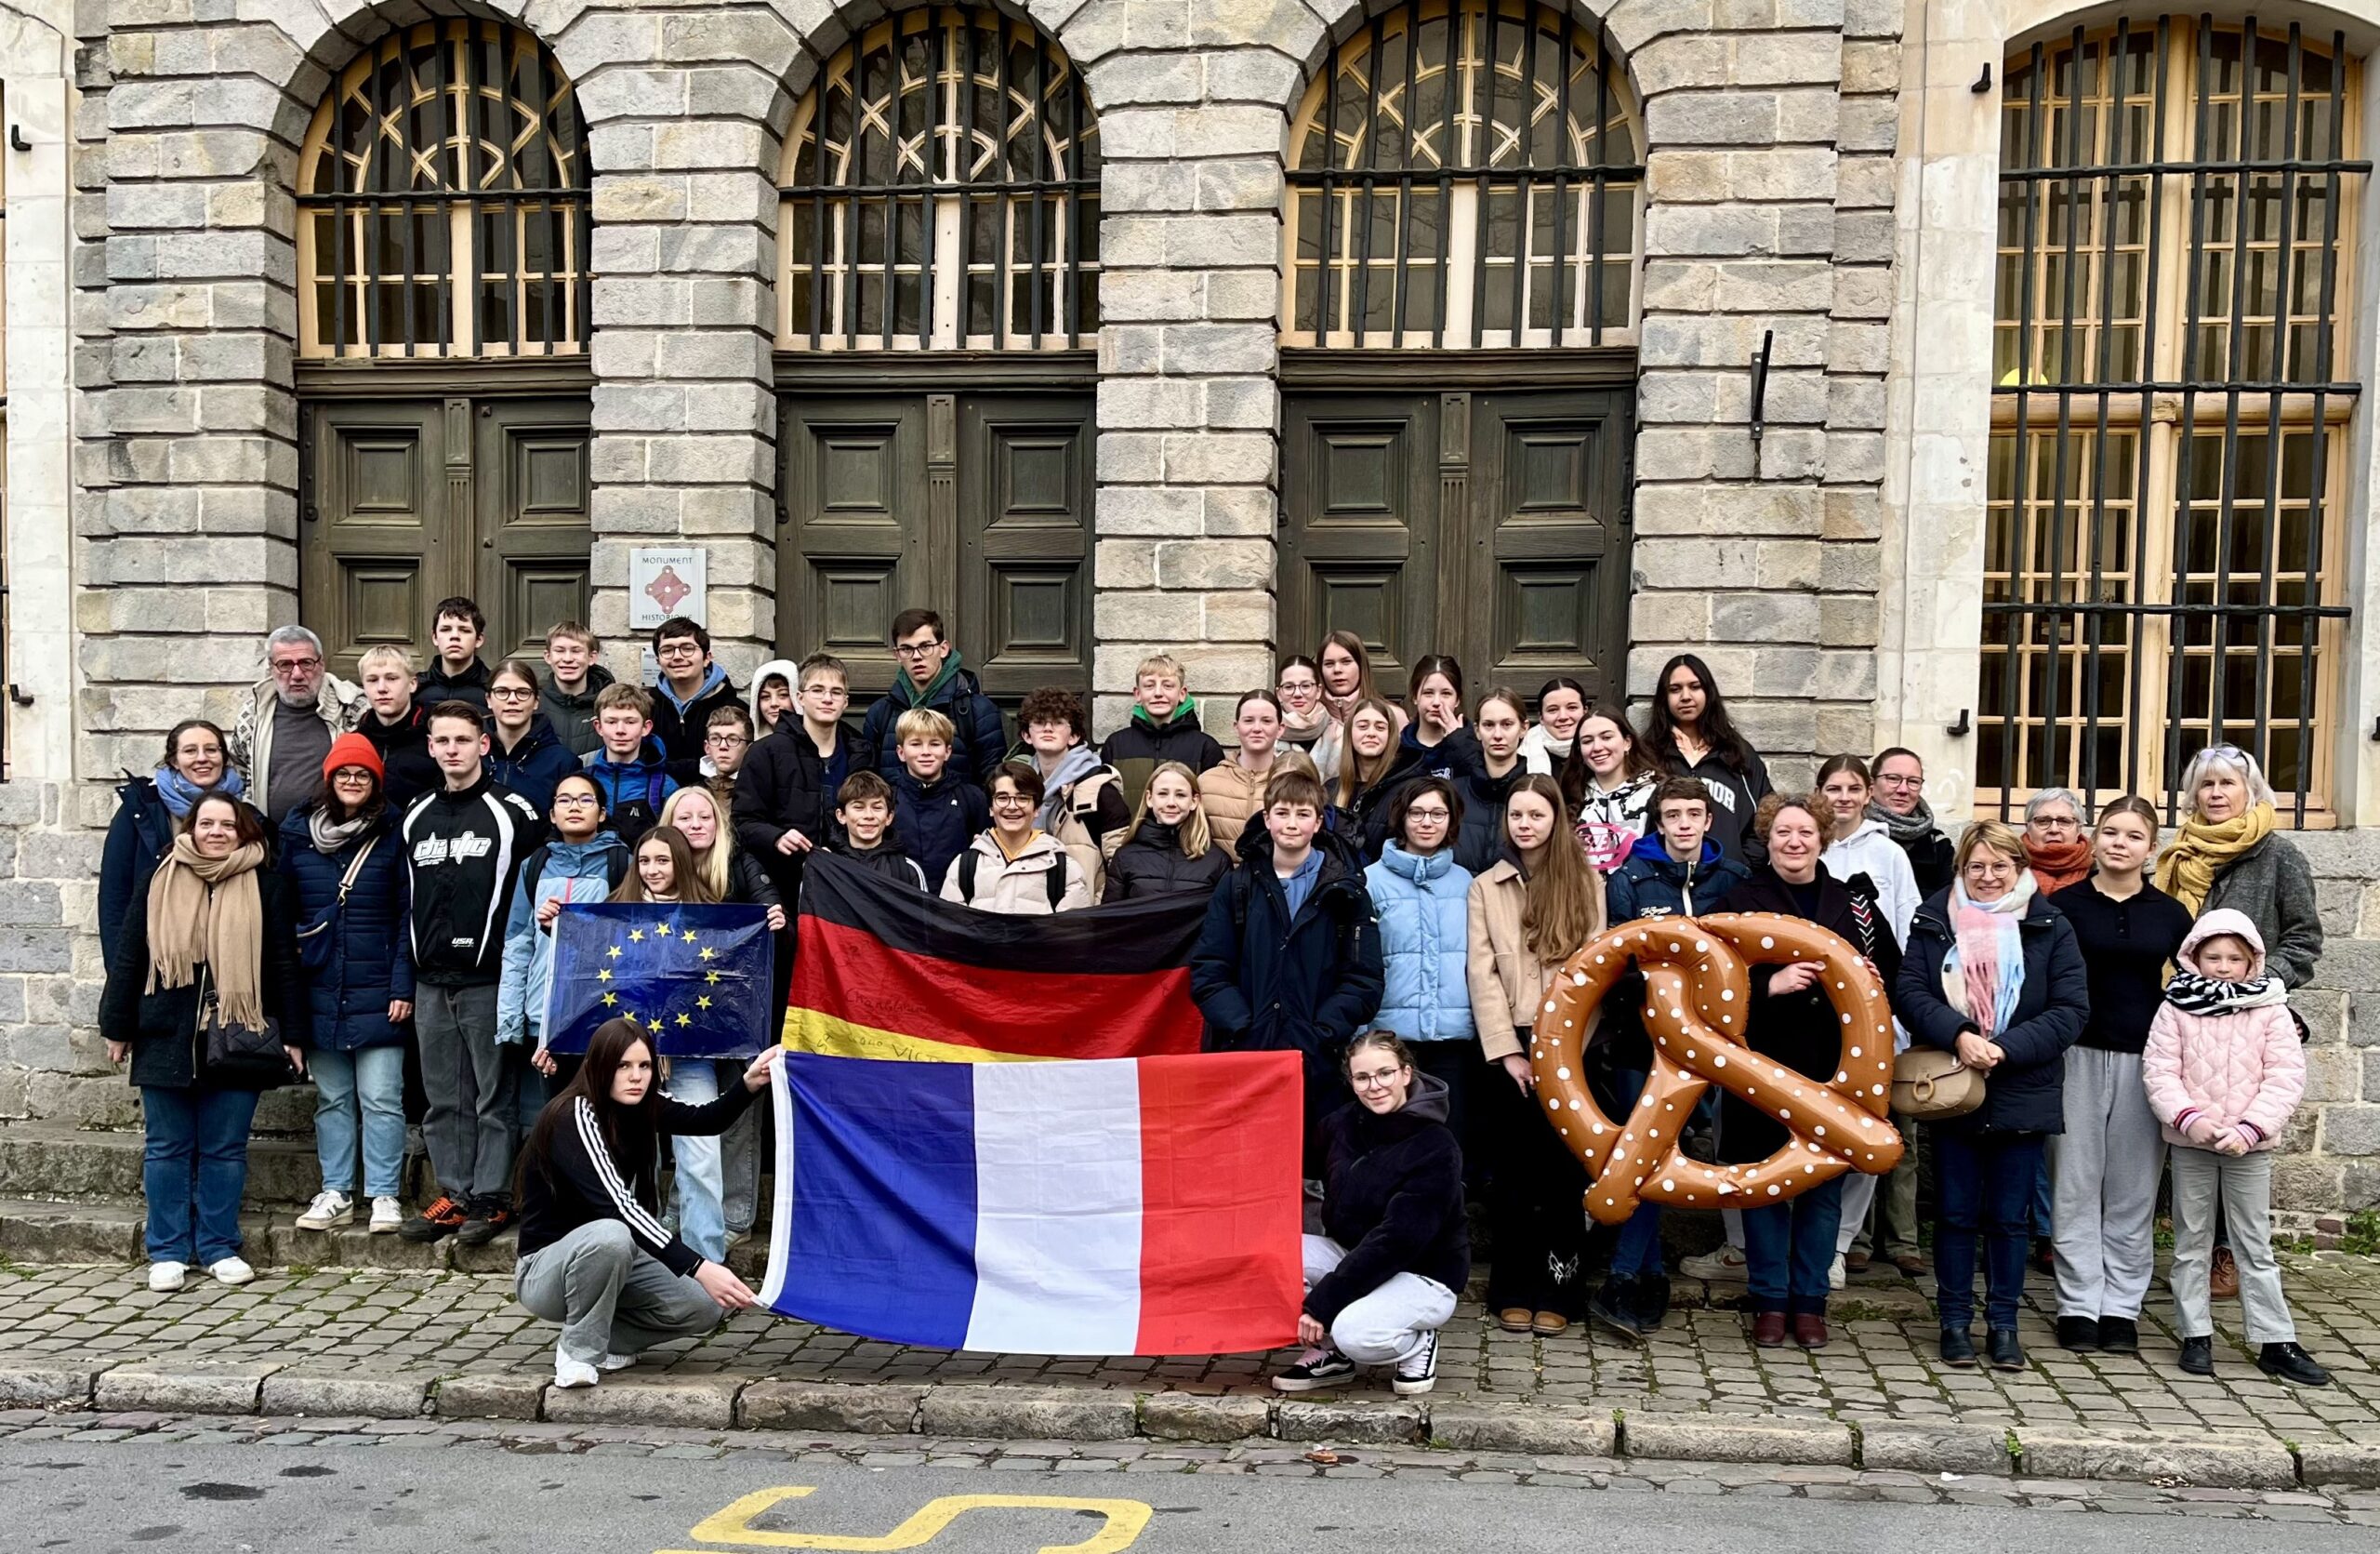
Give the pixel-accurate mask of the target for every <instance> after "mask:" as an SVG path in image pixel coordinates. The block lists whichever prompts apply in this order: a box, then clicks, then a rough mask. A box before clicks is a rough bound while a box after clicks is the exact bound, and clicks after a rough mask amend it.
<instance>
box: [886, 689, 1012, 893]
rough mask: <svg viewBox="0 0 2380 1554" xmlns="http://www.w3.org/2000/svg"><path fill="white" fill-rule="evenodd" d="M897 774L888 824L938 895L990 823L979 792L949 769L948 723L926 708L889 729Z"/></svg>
mask: <svg viewBox="0 0 2380 1554" xmlns="http://www.w3.org/2000/svg"><path fill="white" fill-rule="evenodd" d="M893 734H894V735H895V736H896V737H898V738H899V740H900V748H901V771H900V774H899V775H898V776H897V777H893V824H894V825H896V826H898V827H899V828H900V830H901V840H902V843H903V844H904V845H905V846H906V848H907V849H908V853H909V856H910V857H913V858H915V859H917V860H918V867H919V869H922V870H925V876H926V888H927V889H928V890H938V889H940V888H941V886H942V877H943V876H944V875H945V874H947V873H948V872H950V862H951V860H952V859H953V858H955V857H958V856H959V854H961V853H963V852H965V851H966V850H967V848H968V846H969V844H970V843H972V842H973V841H974V840H975V837H976V833H978V832H980V831H981V830H984V828H985V827H986V826H989V825H990V824H991V823H992V804H991V801H990V800H989V799H987V798H985V796H984V790H982V789H980V788H978V787H976V786H975V785H974V784H973V783H972V782H969V781H967V780H966V779H965V778H964V777H959V775H958V774H957V773H955V772H953V771H951V769H950V740H951V726H950V720H949V719H948V718H945V717H944V716H943V715H942V714H941V713H939V712H937V711H933V710H932V708H930V707H912V708H910V709H909V710H908V711H906V712H904V713H902V714H901V716H900V719H899V721H898V722H896V723H895V724H893Z"/></svg>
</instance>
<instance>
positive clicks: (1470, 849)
mask: <svg viewBox="0 0 2380 1554" xmlns="http://www.w3.org/2000/svg"><path fill="white" fill-rule="evenodd" d="M1468 732H1469V730H1467V729H1458V730H1456V733H1458V734H1463V733H1468ZM1451 742H1452V741H1451V739H1441V740H1439V741H1438V748H1439V749H1440V750H1444V749H1446V748H1447V746H1448V744H1449V743H1451ZM1527 776H1528V766H1527V763H1525V762H1520V761H1515V762H1514V763H1513V769H1512V770H1511V771H1509V772H1506V773H1505V774H1504V775H1503V776H1502V777H1489V776H1488V768H1487V766H1486V765H1485V764H1481V765H1477V766H1474V767H1472V768H1471V769H1470V770H1468V771H1464V772H1458V773H1457V774H1456V775H1455V776H1454V777H1452V778H1450V779H1449V780H1450V781H1452V782H1453V784H1454V790H1455V793H1456V795H1457V796H1458V797H1460V798H1461V800H1462V827H1461V830H1458V831H1457V832H1456V833H1455V839H1454V857H1455V861H1456V862H1457V863H1460V864H1461V865H1462V866H1463V867H1464V868H1465V869H1468V870H1471V871H1472V872H1473V873H1474V874H1484V873H1486V872H1487V871H1488V870H1490V869H1492V868H1494V867H1495V864H1496V860H1497V859H1498V858H1500V857H1503V856H1504V802H1505V801H1506V800H1507V799H1510V798H1511V797H1512V796H1513V790H1514V788H1516V787H1518V786H1519V784H1520V780H1521V778H1523V777H1527Z"/></svg>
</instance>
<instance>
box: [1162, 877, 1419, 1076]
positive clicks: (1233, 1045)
mask: <svg viewBox="0 0 2380 1554" xmlns="http://www.w3.org/2000/svg"><path fill="white" fill-rule="evenodd" d="M1381 984H1382V972H1381V961H1380V924H1379V923H1377V922H1375V921H1374V919H1373V916H1372V898H1371V894H1370V892H1369V891H1368V890H1366V889H1365V888H1364V876H1363V873H1362V871H1361V870H1357V869H1355V868H1352V867H1350V866H1349V865H1348V863H1347V862H1346V861H1345V860H1344V859H1343V858H1342V857H1340V856H1339V855H1338V854H1336V853H1331V852H1327V851H1326V852H1324V853H1323V855H1322V870H1321V873H1320V875H1319V877H1317V878H1316V881H1315V882H1314V888H1313V890H1312V891H1310V892H1308V893H1307V896H1306V898H1305V902H1304V904H1303V905H1302V906H1301V907H1300V908H1299V909H1298V914H1297V916H1296V918H1295V919H1294V920H1292V919H1291V918H1290V917H1289V897H1288V896H1287V894H1285V893H1284V892H1283V891H1282V889H1281V881H1280V878H1279V876H1278V875H1276V873H1274V871H1273V860H1272V857H1271V856H1270V854H1269V853H1267V854H1265V855H1263V856H1260V857H1257V858H1255V859H1253V860H1251V861H1250V862H1248V863H1243V864H1241V865H1240V866H1239V867H1238V868H1236V869H1235V870H1232V871H1231V872H1230V873H1229V874H1227V875H1225V876H1224V877H1223V884H1222V885H1221V886H1220V887H1218V888H1217V889H1216V891H1215V898H1214V900H1213V901H1211V902H1210V903H1209V904H1208V907H1207V923H1206V927H1205V928H1204V929H1203V930H1202V931H1201V932H1200V934H1199V936H1198V948H1197V950H1196V951H1194V952H1193V953H1192V955H1191V957H1190V996H1191V997H1192V998H1194V999H1196V1000H1197V1003H1198V1011H1199V1013H1200V1014H1202V1015H1204V1016H1206V1018H1207V1033H1206V1041H1205V1046H1206V1049H1207V1050H1208V1051H1209V1052H1279V1051H1287V1052H1297V1053H1302V1054H1304V1055H1305V1067H1306V1094H1307V1096H1309V1097H1314V1096H1325V1095H1330V1094H1333V1093H1335V1092H1338V1091H1343V1090H1344V1088H1345V1085H1344V1083H1343V1082H1342V1081H1341V1080H1340V1079H1339V1076H1338V1062H1339V1054H1340V1052H1341V1051H1342V1049H1344V1048H1345V1046H1346V1044H1347V1038H1348V1037H1350V1036H1353V1035H1354V1034H1355V1032H1356V1031H1357V1030H1358V1029H1362V1027H1363V1025H1364V1022H1366V1021H1367V1020H1369V1019H1370V1018H1371V1017H1372V1016H1373V1014H1374V1013H1375V1012H1377V1011H1378V1010H1379V1008H1380V995H1381Z"/></svg>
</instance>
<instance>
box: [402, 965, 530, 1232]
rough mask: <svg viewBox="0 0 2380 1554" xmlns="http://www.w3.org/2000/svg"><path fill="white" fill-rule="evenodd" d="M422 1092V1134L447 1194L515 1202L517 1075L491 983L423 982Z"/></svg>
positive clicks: (419, 1019) (418, 1025)
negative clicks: (500, 1030)
mask: <svg viewBox="0 0 2380 1554" xmlns="http://www.w3.org/2000/svg"><path fill="white" fill-rule="evenodd" d="M414 1032H415V1034H416V1036H417V1038H418V1039H419V1041H420V1043H421V1089H422V1094H423V1095H424V1096H426V1097H427V1098H428V1100H429V1102H430V1109H429V1112H428V1114H427V1115H426V1116H424V1117H423V1118H422V1120H421V1136H422V1140H423V1142H424V1143H426V1144H427V1145H428V1146H429V1147H430V1170H432V1171H433V1172H435V1173H436V1174H437V1176H438V1185H439V1187H440V1189H442V1190H443V1191H444V1192H445V1194H446V1196H447V1197H449V1198H452V1199H454V1200H455V1202H458V1203H462V1204H464V1205H466V1206H469V1207H475V1206H478V1205H480V1204H483V1203H505V1202H510V1201H511V1199H512V1130H513V1126H514V1118H513V1115H512V1114H513V1112H514V1110H515V1109H516V1108H517V1106H518V1102H517V1101H516V1099H515V1089H516V1087H517V1086H518V1084H519V1082H520V1075H519V1073H518V1072H517V1070H516V1069H515V1068H514V1063H515V1062H516V1061H517V1059H512V1058H510V1057H509V1056H508V1055H507V1054H506V1052H505V1051H504V1048H503V1045H502V1044H501V1043H498V1042H497V1041H496V984H495V983H493V982H490V983H488V984H486V985H485V986H483V987H468V988H449V987H441V986H439V985H438V984H436V983H431V982H424V983H421V984H420V985H419V987H418V989H417V991H416V992H415V995H414Z"/></svg>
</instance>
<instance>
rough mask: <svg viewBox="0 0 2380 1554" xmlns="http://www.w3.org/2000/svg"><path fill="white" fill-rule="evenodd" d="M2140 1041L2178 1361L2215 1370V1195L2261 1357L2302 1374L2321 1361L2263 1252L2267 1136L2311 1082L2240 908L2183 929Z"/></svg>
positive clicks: (2283, 1001)
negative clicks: (2168, 1223) (2158, 1150)
mask: <svg viewBox="0 0 2380 1554" xmlns="http://www.w3.org/2000/svg"><path fill="white" fill-rule="evenodd" d="M2175 959H2176V960H2177V962H2178V963H2179V964H2178V967H2177V969H2176V970H2175V973H2174V979H2173V981H2172V982H2170V983H2168V984H2167V985H2166V988H2165V1002H2164V1003H2163V1004H2162V1006H2161V1007H2159V1009H2158V1011H2157V1016H2156V1018H2155V1019H2154V1020H2152V1021H2150V1022H2149V1046H2148V1050H2147V1051H2145V1052H2143V1053H2142V1054H2141V1057H2140V1073H2141V1081H2142V1082H2143V1083H2144V1084H2145V1085H2147V1087H2148V1090H2149V1109H2150V1110H2151V1111H2154V1112H2155V1113H2156V1114H2157V1121H2159V1122H2162V1123H2163V1124H2164V1126H2165V1141H2166V1142H2167V1143H2169V1144H2171V1145H2172V1146H2173V1147H2174V1153H2173V1168H2174V1268H2173V1272H2172V1275H2171V1279H2172V1283H2173V1288H2174V1312H2175V1319H2176V1321H2177V1322H2178V1324H2179V1326H2180V1328H2181V1336H2182V1369H2183V1370H2185V1371H2187V1372H2188V1373H2189V1374H2190V1375H2201V1376H2211V1375H2214V1374H2215V1313H2214V1311H2213V1310H2212V1309H2211V1307H2210V1303H2209V1299H2208V1295H2207V1290H2206V1276H2207V1267H2208V1264H2209V1262H2210V1261H2211V1259H2212V1256H2213V1254H2214V1249H2215V1211H2216V1209H2217V1208H2218V1207H2219V1208H2220V1209H2221V1211H2222V1214H2223V1219H2224V1222H2225V1224H2226V1225H2227V1226H2228V1227H2229V1229H2230V1231H2231V1251H2232V1255H2234V1256H2235V1257H2236V1258H2237V1259H2238V1260H2239V1264H2240V1306H2241V1311H2242V1312H2243V1313H2244V1315H2245V1316H2246V1319H2247V1322H2246V1325H2247V1330H2248V1341H2249V1342H2250V1343H2252V1344H2256V1345H2259V1346H2261V1348H2260V1349H2259V1351H2258V1353H2257V1355H2256V1369H2258V1370H2260V1371H2262V1372H2264V1373H2265V1374H2266V1375H2271V1376H2278V1377H2280V1378H2281V1380H2283V1381H2294V1382H2296V1383H2297V1384H2298V1385H2300V1386H2303V1387H2327V1386H2328V1385H2330V1380H2331V1376H2330V1373H2329V1372H2327V1371H2325V1370H2323V1369H2322V1367H2321V1366H2320V1365H2317V1364H2316V1363H2314V1361H2313V1358H2312V1357H2311V1356H2310V1355H2308V1354H2307V1352H2306V1351H2305V1350H2304V1349H2302V1348H2298V1347H2297V1328H2296V1325H2295V1323H2294V1322H2292V1321H2291V1319H2290V1315H2289V1302H2288V1300H2287V1299H2286V1298H2285V1297H2283V1296H2282V1295H2281V1266H2280V1264H2278V1263H2276V1262H2275V1261H2274V1260H2273V1255H2272V1148H2273V1145H2274V1144H2275V1143H2277V1142H2279V1140H2280V1138H2281V1130H2282V1129H2283V1128H2285V1127H2287V1126H2288V1125H2289V1117H2290V1113H2292V1112H2294V1111H2295V1110H2296V1109H2297V1103H2298V1102H2299V1101H2300V1100H2302V1099H2304V1098H2305V1095H2306V1054H2305V1051H2304V1050H2303V1048H2302V1047H2301V1046H2300V1045H2299V1044H2298V1040H2297V1022H2296V1021H2295V1020H2294V1019H2292V1018H2291V1017H2290V1014H2289V992H2288V990H2287V989H2285V988H2284V987H2283V986H2282V985H2281V978H2280V977H2279V976H2275V975H2274V974H2272V973H2270V972H2268V971H2267V970H2266V969H2265V941H2264V938H2263V936H2261V935H2259V934H2258V933H2257V932H2256V927H2255V924H2254V923H2251V922H2249V921H2248V915H2247V914H2246V913H2245V912H2241V911H2235V910H2232V909H2230V908H2228V907H2222V908H2217V909H2216V910H2214V911H2211V912H2209V913H2207V914H2206V915H2205V916H2204V917H2202V918H2200V919H2199V920H2198V924H2197V926H2195V927H2193V928H2192V929H2191V930H2190V936H2189V937H2188V938H2187V939H2184V940H2183V941H2182V950H2181V954H2180V955H2179V956H2177V957H2176V958H2175Z"/></svg>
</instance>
